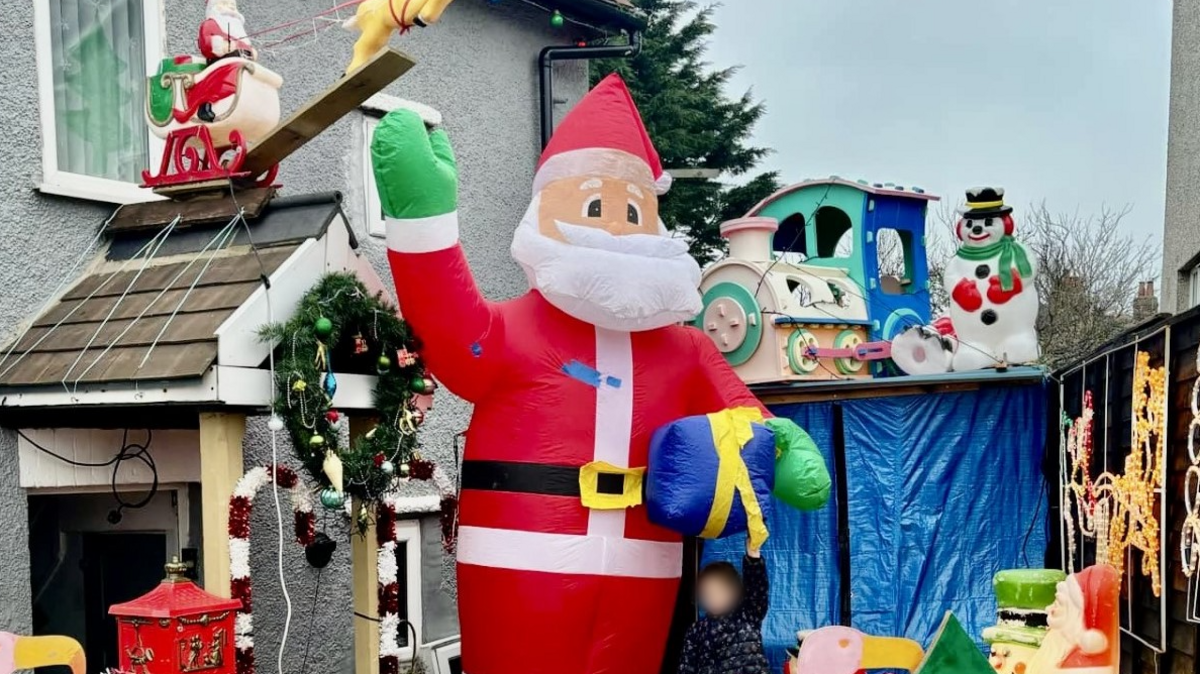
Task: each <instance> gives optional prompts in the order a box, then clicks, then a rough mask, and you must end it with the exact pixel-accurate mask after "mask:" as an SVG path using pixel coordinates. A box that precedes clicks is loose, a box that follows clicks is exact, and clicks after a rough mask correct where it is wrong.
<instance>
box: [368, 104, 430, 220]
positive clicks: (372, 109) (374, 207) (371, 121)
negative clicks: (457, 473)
mask: <svg viewBox="0 0 1200 674" xmlns="http://www.w3.org/2000/svg"><path fill="white" fill-rule="evenodd" d="M401 108H403V109H406V110H412V111H413V112H416V113H417V114H418V115H420V116H421V119H423V120H425V124H426V125H427V126H440V125H441V124H442V113H440V112H438V111H437V110H435V109H434V108H431V107H429V106H428V105H425V104H423V103H416V102H413V101H409V100H405V99H403V98H398V97H396V96H391V95H388V94H382V93H378V94H374V95H372V96H371V97H370V98H368V99H367V100H366V101H365V102H364V103H363V104H362V105H361V106H359V110H360V111H361V112H362V118H363V124H362V134H363V136H362V137H363V144H362V167H363V168H362V170H363V185H364V188H365V190H366V194H365V195H364V197H365V198H364V200H363V208H364V209H366V210H365V211H364V216H365V217H366V223H365V228H366V231H367V234H369V235H370V236H374V237H379V238H386V237H387V220H386V219H385V218H384V217H383V204H382V202H380V201H379V189H378V188H377V187H376V185H375V169H374V168H372V167H371V138H372V137H373V136H374V134H375V127H377V126H379V122H380V120H382V119H383V117H384V115H386V114H387V113H389V112H391V111H393V110H399V109H401Z"/></svg>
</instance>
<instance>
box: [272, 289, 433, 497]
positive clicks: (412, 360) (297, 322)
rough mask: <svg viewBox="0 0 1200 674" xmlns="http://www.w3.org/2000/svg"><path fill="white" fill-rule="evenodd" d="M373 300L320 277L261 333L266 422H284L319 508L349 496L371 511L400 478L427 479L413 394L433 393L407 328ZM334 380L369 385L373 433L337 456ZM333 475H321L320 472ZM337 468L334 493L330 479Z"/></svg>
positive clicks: (339, 450)
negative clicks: (270, 415)
mask: <svg viewBox="0 0 1200 674" xmlns="http://www.w3.org/2000/svg"><path fill="white" fill-rule="evenodd" d="M397 314H398V312H397V310H396V308H395V307H394V306H392V305H391V304H390V303H388V302H387V301H385V300H384V299H383V297H382V294H377V295H371V293H369V292H368V291H367V289H366V286H364V285H363V284H362V282H361V281H359V280H358V279H357V278H356V277H355V276H354V275H353V274H345V273H334V274H327V275H325V276H324V277H322V278H321V280H320V281H319V282H318V283H317V284H316V286H314V287H313V288H312V289H311V290H309V291H308V293H307V294H305V295H304V297H303V299H301V300H300V305H299V306H298V307H297V308H296V313H295V315H294V316H292V319H291V320H289V321H288V322H287V323H285V324H282V325H278V324H276V325H269V326H266V327H264V328H263V329H262V332H261V337H262V338H263V339H264V340H269V341H273V342H275V343H276V344H277V345H278V346H277V351H276V353H277V356H276V362H275V387H276V390H277V395H276V398H275V410H274V411H275V414H276V416H278V417H279V418H280V419H282V421H283V425H284V427H285V428H286V429H287V430H288V433H289V434H290V435H291V438H292V442H293V444H294V445H295V447H296V455H297V456H298V457H299V458H300V461H301V462H302V463H303V464H304V467H305V469H306V470H308V472H309V474H310V475H311V476H312V478H313V480H315V481H316V482H317V484H319V485H321V487H322V491H321V503H322V505H324V506H325V507H327V508H331V509H336V508H340V507H342V506H343V505H344V503H345V496H346V495H347V494H348V495H350V496H353V497H355V498H358V499H360V500H362V502H363V503H364V504H369V503H378V502H379V501H380V500H381V498H382V497H383V495H384V494H385V493H387V492H389V491H391V489H392V488H393V486H394V485H395V481H396V477H397V473H399V474H400V477H414V478H418V479H429V477H430V476H431V475H432V473H433V465H432V464H429V463H428V462H426V461H423V460H421V459H420V458H419V456H418V455H417V453H416V447H417V427H418V426H420V424H421V422H422V421H424V416H423V414H422V413H421V411H420V410H418V409H417V408H416V406H415V400H416V395H417V394H427V393H432V392H433V389H434V383H433V380H432V379H430V378H429V377H428V376H427V375H426V373H425V369H424V367H423V365H422V363H421V361H420V359H419V358H418V357H417V356H416V353H417V349H418V344H417V342H416V339H415V338H414V336H413V334H412V332H411V331H410V330H409V328H408V325H407V324H406V323H405V322H404V321H403V320H401V319H400V318H399V317H398V315H397ZM335 371H336V372H340V373H348V374H374V375H378V382H377V383H376V385H375V409H376V410H377V412H378V419H379V424H378V426H376V427H375V428H374V429H373V430H371V431H370V432H368V433H366V434H364V435H362V436H360V437H358V438H355V439H353V440H352V443H351V445H350V446H349V447H345V448H343V447H340V446H339V433H338V430H339V428H340V426H341V424H342V423H344V422H345V419H346V418H345V416H343V415H341V414H340V413H338V412H337V410H335V409H334V408H333V406H332V401H333V397H334V393H335V392H336V390H337V376H336V375H335V374H334V373H335ZM331 457H336V461H334V465H335V469H334V470H333V471H327V466H328V464H329V462H330V461H331V460H333V459H331ZM337 461H340V464H341V472H342V482H343V490H342V491H341V492H339V491H338V490H337V489H336V485H334V484H333V482H332V481H331V478H330V475H329V474H328V473H329V472H334V473H336V462H337Z"/></svg>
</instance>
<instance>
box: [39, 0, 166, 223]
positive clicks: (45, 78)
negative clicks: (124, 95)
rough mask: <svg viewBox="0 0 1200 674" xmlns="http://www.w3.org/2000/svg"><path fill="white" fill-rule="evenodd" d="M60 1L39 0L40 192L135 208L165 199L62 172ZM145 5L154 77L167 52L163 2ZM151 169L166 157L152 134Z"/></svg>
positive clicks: (133, 185) (151, 1)
mask: <svg viewBox="0 0 1200 674" xmlns="http://www.w3.org/2000/svg"><path fill="white" fill-rule="evenodd" d="M57 1H58V0H34V2H33V27H34V51H35V56H36V60H37V86H38V107H39V119H40V125H41V131H42V177H41V182H40V183H39V185H38V190H39V191H41V192H44V193H46V194H55V195H59V196H65V197H75V198H78V199H87V200H89V201H100V202H105V203H113V204H133V203H141V202H146V201H158V200H161V199H163V198H164V197H161V196H159V195H157V194H155V193H154V192H152V191H150V190H148V189H143V188H141V187H139V186H138V185H137V183H131V182H128V183H127V182H123V181H120V180H110V179H108V178H96V177H94V176H89V175H86V174H81V173H71V172H69V171H63V170H60V169H59V167H58V131H57V128H56V124H55V121H56V120H55V110H54V52H53V37H52V35H51V26H50V3H51V2H57ZM141 1H142V30H143V35H144V36H145V40H146V62H145V64H144V65H145V70H144V72H143V76H145V73H150V72H154V71H155V70H156V69H157V68H158V64H159V63H160V62H161V61H162V59H163V54H164V53H165V52H166V50H165V47H164V43H163V38H164V35H165V34H166V26H165V13H164V0H141ZM146 133H147V135H148V136H149V140H150V142H149V148H148V149H149V155H150V156H148V157H147V158H146V161H147V164H148V165H153V164H154V160H155V158H156V157H158V156H160V155H161V154H162V149H163V146H164V142H163V141H162V140H161V139H160V138H158V137H157V136H155V135H154V133H153V132H151V131H150V129H149V125H147V129H146Z"/></svg>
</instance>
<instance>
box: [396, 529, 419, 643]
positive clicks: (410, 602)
mask: <svg viewBox="0 0 1200 674" xmlns="http://www.w3.org/2000/svg"><path fill="white" fill-rule="evenodd" d="M396 578H397V579H398V580H399V584H400V614H399V616H400V630H399V633H398V634H397V635H396V643H397V644H399V646H400V651H401V655H400V660H401V661H405V662H407V661H411V660H412V659H413V658H415V657H416V655H417V648H418V647H420V645H421V525H420V523H419V522H418V521H417V520H400V521H399V522H397V523H396ZM406 620H407V621H408V622H409V623H411V624H412V629H411V630H410V629H409V628H408V625H407V624H405V622H404V621H406ZM414 635H415V637H416V639H415V640H414V638H413V637H414Z"/></svg>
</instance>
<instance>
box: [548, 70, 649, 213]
mask: <svg viewBox="0 0 1200 674" xmlns="http://www.w3.org/2000/svg"><path fill="white" fill-rule="evenodd" d="M584 175H603V176H611V177H614V178H623V179H625V180H629V181H631V182H641V183H643V184H650V185H654V188H655V191H656V192H657V193H658V194H665V193H666V192H667V190H668V189H670V187H671V176H670V174H668V173H666V172H665V171H663V167H662V161H661V160H659V158H658V151H657V150H655V149H654V144H653V143H651V142H650V135H649V134H648V133H646V126H645V125H644V124H643V123H642V116H641V114H639V113H638V109H637V106H636V105H634V103H633V97H632V96H630V94H629V88H628V87H626V86H625V81H624V80H622V79H621V76H620V75H617V74H616V73H614V74H612V75H609V76H608V77H606V78H604V80H603V81H601V82H600V84H597V85H596V88H594V89H592V90H591V91H589V92H588V94H587V95H586V96H584V97H583V100H581V101H579V103H578V104H577V105H576V106H575V107H574V108H573V109H572V110H571V112H569V113H567V116H566V118H565V119H563V121H562V124H560V125H559V127H558V129H556V130H555V132H554V136H553V137H552V138H551V139H550V143H549V144H548V145H546V149H545V150H543V151H542V158H541V159H540V160H539V161H538V167H537V173H536V174H535V175H534V177H533V191H534V193H535V194H536V193H538V192H541V191H542V188H544V187H545V186H546V185H548V184H550V183H552V182H554V181H555V180H562V179H563V178H572V177H575V176H584Z"/></svg>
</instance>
